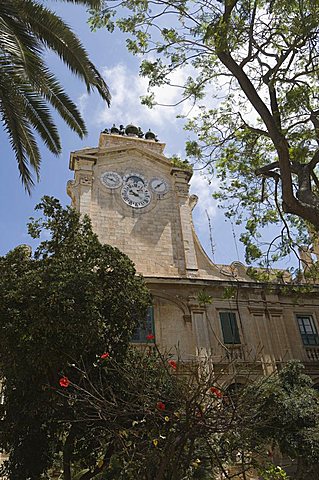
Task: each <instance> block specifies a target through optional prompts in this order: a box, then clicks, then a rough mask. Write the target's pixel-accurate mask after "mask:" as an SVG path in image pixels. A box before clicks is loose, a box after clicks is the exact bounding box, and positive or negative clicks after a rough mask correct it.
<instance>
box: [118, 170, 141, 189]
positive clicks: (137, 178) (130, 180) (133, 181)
mask: <svg viewBox="0 0 319 480" xmlns="http://www.w3.org/2000/svg"><path fill="white" fill-rule="evenodd" d="M123 182H124V183H126V184H127V185H134V186H135V187H137V186H141V185H143V186H144V187H147V180H146V178H145V177H143V175H141V174H140V173H135V172H130V173H127V174H126V175H124V177H123Z"/></svg>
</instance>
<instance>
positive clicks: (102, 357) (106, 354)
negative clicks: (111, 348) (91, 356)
mask: <svg viewBox="0 0 319 480" xmlns="http://www.w3.org/2000/svg"><path fill="white" fill-rule="evenodd" d="M109 357H110V354H109V352H105V353H102V355H101V356H100V358H101V359H102V360H106V359H107V358H109Z"/></svg>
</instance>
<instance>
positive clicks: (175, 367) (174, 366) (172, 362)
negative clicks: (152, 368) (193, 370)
mask: <svg viewBox="0 0 319 480" xmlns="http://www.w3.org/2000/svg"><path fill="white" fill-rule="evenodd" d="M168 364H169V365H170V366H171V367H172V369H173V370H176V369H177V363H176V362H175V361H174V360H169V361H168Z"/></svg>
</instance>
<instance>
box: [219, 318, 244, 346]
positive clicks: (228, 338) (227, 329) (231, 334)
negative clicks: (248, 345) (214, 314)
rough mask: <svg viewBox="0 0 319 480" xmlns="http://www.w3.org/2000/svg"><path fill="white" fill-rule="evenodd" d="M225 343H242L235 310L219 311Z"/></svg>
mask: <svg viewBox="0 0 319 480" xmlns="http://www.w3.org/2000/svg"><path fill="white" fill-rule="evenodd" d="M219 318H220V324H221V327H222V332H223V337H224V343H240V338H239V331H238V326H237V319H236V313H235V312H219Z"/></svg>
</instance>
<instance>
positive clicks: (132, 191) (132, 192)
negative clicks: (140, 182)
mask: <svg viewBox="0 0 319 480" xmlns="http://www.w3.org/2000/svg"><path fill="white" fill-rule="evenodd" d="M129 192H130V193H131V194H132V195H134V197H138V198H139V197H140V196H139V194H138V193H136V192H134V190H132V188H131V189H130V191H129Z"/></svg>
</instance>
